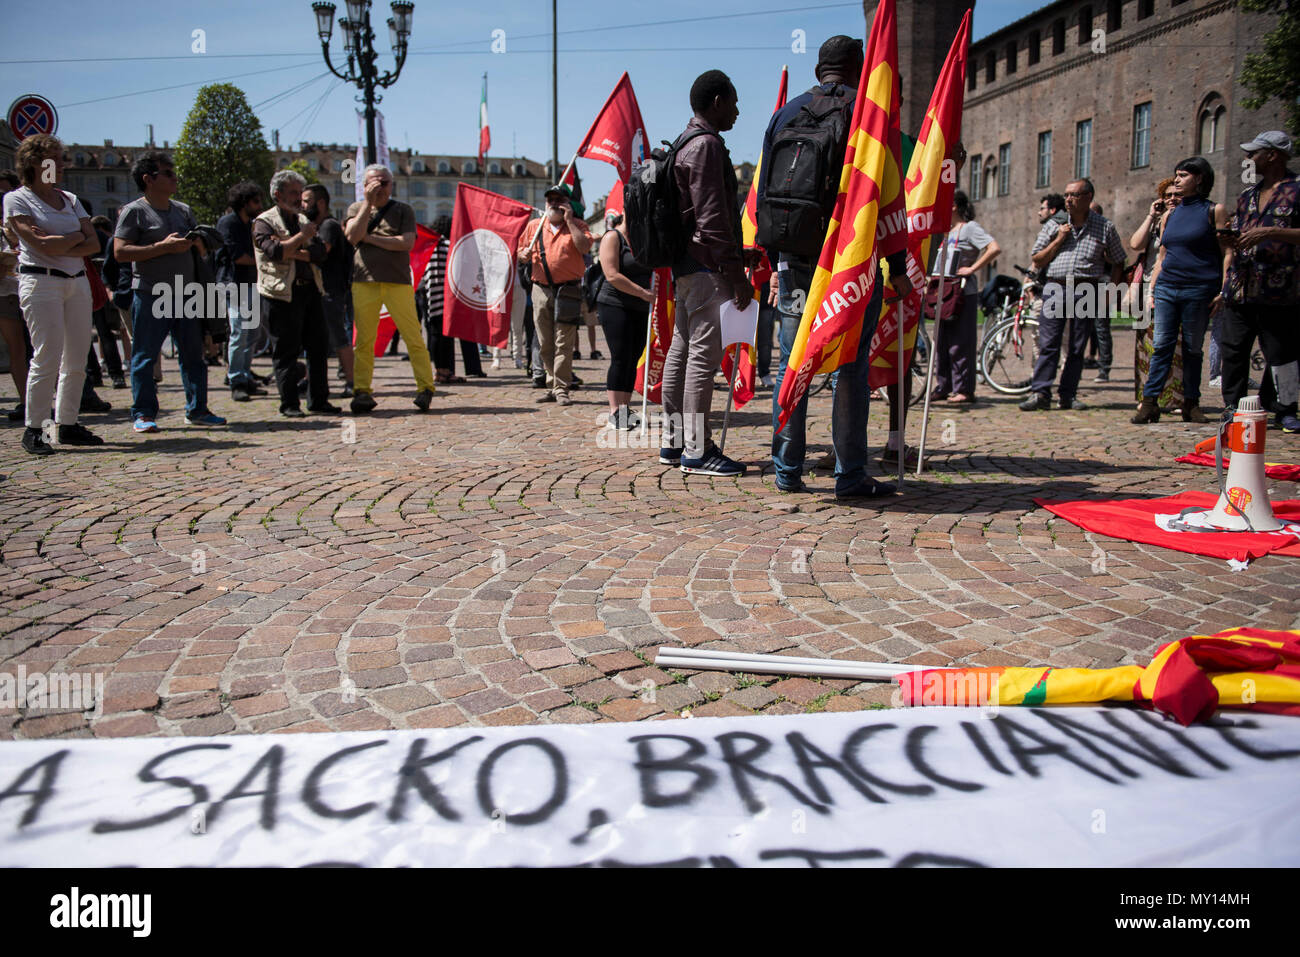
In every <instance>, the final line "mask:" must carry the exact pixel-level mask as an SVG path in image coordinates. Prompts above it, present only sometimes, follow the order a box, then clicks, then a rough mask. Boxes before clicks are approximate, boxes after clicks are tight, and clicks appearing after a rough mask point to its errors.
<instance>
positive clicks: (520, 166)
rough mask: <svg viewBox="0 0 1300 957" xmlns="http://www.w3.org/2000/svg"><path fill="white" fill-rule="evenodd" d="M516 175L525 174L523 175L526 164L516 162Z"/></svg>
mask: <svg viewBox="0 0 1300 957" xmlns="http://www.w3.org/2000/svg"><path fill="white" fill-rule="evenodd" d="M515 175H516V176H523V175H524V164H523V163H516V164H515Z"/></svg>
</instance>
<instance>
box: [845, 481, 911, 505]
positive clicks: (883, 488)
mask: <svg viewBox="0 0 1300 957" xmlns="http://www.w3.org/2000/svg"><path fill="white" fill-rule="evenodd" d="M897 491H898V489H896V488H895V487H894V486H893V485H891V484H890V483H889V482H877V481H876V480H875V479H871V478H869V479H867V480H866V481H865V482H863V483H862V484H861V485H855V486H854V487H853V488H850V489H846V490H844V491H843V492H836V493H835V498H836V499H838V500H840V501H844V500H845V499H852V498H884V497H885V496H888V495H893V494H894V493H895V492H897Z"/></svg>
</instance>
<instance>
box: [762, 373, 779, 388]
mask: <svg viewBox="0 0 1300 957" xmlns="http://www.w3.org/2000/svg"><path fill="white" fill-rule="evenodd" d="M758 381H759V383H760V384H761V385H762V386H763V388H764V389H771V388H773V387H774V386H775V385H776V379H774V378H773V377H772V376H770V375H765V376H760V377H759V379H758Z"/></svg>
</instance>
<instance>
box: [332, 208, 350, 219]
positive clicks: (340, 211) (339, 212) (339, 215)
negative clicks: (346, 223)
mask: <svg viewBox="0 0 1300 957" xmlns="http://www.w3.org/2000/svg"><path fill="white" fill-rule="evenodd" d="M347 214H348V208H347V207H346V206H335V207H334V218H335V219H337V220H338V221H339V222H340V223H341V222H343V217H345V216H347Z"/></svg>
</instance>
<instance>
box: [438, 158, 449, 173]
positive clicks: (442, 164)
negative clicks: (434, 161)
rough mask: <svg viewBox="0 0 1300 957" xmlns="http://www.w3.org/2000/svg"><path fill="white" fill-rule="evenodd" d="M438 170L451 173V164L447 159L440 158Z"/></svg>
mask: <svg viewBox="0 0 1300 957" xmlns="http://www.w3.org/2000/svg"><path fill="white" fill-rule="evenodd" d="M438 172H439V173H450V172H451V164H450V163H448V162H447V161H446V160H438Z"/></svg>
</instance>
